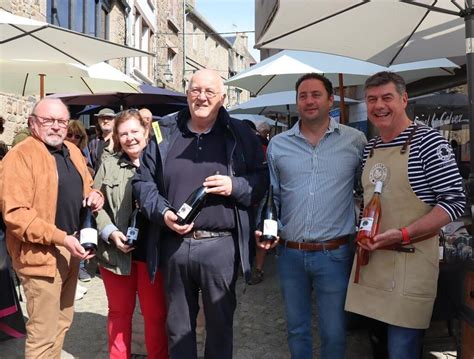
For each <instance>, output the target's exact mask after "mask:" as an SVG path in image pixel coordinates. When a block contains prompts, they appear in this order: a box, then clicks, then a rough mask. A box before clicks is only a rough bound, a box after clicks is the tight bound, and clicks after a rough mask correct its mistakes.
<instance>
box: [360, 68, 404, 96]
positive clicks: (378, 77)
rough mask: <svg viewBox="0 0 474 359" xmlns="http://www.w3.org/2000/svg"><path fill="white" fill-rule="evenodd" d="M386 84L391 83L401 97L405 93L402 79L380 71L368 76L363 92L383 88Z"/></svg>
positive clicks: (396, 75) (393, 74)
mask: <svg viewBox="0 0 474 359" xmlns="http://www.w3.org/2000/svg"><path fill="white" fill-rule="evenodd" d="M388 83H393V84H394V85H395V88H396V89H397V92H398V93H399V94H400V95H403V94H404V93H405V92H406V91H407V88H406V84H405V80H404V79H403V77H401V76H400V75H398V74H396V73H394V72H390V71H381V72H377V73H376V74H375V75H372V76H370V77H369V78H368V79H367V80H366V81H365V85H364V91H367V90H368V89H369V88H372V87H379V86H383V85H386V84H388Z"/></svg>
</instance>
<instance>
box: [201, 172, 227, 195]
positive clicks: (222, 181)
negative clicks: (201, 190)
mask: <svg viewBox="0 0 474 359" xmlns="http://www.w3.org/2000/svg"><path fill="white" fill-rule="evenodd" d="M203 185H204V186H206V187H207V193H214V194H218V195H220V196H230V194H231V193H232V180H231V179H230V177H229V176H222V175H214V176H210V177H207V178H206V179H205V180H204V183H203Z"/></svg>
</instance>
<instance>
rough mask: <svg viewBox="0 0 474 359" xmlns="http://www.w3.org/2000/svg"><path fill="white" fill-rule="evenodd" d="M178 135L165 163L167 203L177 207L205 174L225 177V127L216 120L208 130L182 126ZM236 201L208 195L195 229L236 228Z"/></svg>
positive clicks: (198, 185) (197, 185) (226, 173)
mask: <svg viewBox="0 0 474 359" xmlns="http://www.w3.org/2000/svg"><path fill="white" fill-rule="evenodd" d="M180 132H181V134H180V136H178V137H177V139H176V141H175V142H174V144H173V145H172V146H171V148H170V149H169V152H168V155H167V157H166V162H165V166H164V174H163V177H164V182H165V188H166V193H167V195H168V200H169V202H170V204H171V205H172V206H173V207H174V208H175V209H176V210H177V209H179V208H180V207H181V205H182V204H183V203H184V202H185V201H186V199H187V198H188V196H189V195H190V194H191V193H192V192H193V191H194V190H196V189H197V188H199V187H200V186H201V185H202V183H203V182H204V179H205V178H206V177H209V176H212V175H214V174H215V173H216V171H218V172H219V174H221V175H224V176H227V175H228V166H227V149H226V144H225V140H224V136H225V128H224V125H223V124H222V123H221V121H219V119H218V120H217V121H216V122H215V124H214V126H212V128H211V129H210V130H209V131H206V132H204V133H195V132H192V131H191V130H190V128H189V125H187V126H181V128H180ZM234 207H235V202H234V200H233V199H232V198H231V197H226V196H220V195H213V194H211V195H208V197H207V200H206V203H205V204H204V207H203V208H202V210H201V213H200V214H199V216H198V217H197V218H196V220H195V223H194V229H203V230H217V231H220V230H231V229H233V228H235V212H234Z"/></svg>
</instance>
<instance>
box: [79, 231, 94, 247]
mask: <svg viewBox="0 0 474 359" xmlns="http://www.w3.org/2000/svg"><path fill="white" fill-rule="evenodd" d="M79 242H80V243H81V244H85V243H93V244H95V245H97V230H96V229H94V228H83V229H81V232H80V237H79Z"/></svg>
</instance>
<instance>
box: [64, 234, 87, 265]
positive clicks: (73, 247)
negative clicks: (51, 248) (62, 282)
mask: <svg viewBox="0 0 474 359" xmlns="http://www.w3.org/2000/svg"><path fill="white" fill-rule="evenodd" d="M64 247H66V249H67V250H68V251H69V252H70V253H71V255H72V256H73V257H77V258H80V259H89V258H92V257H93V256H94V255H91V254H90V253H89V251H86V250H85V249H84V248H83V247H82V246H81V244H80V243H79V241H78V240H77V238H76V237H74V236H66V238H65V239H64Z"/></svg>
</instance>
